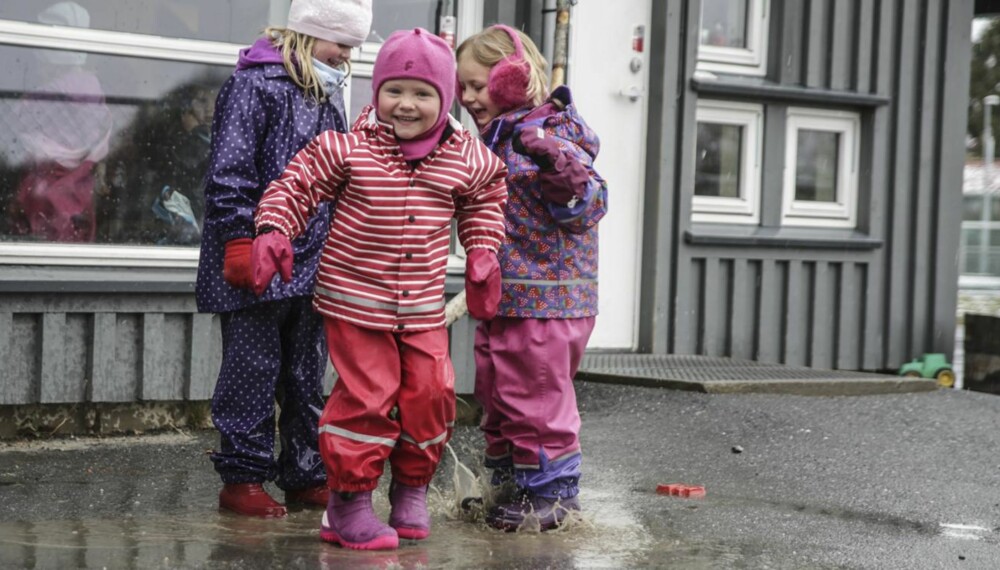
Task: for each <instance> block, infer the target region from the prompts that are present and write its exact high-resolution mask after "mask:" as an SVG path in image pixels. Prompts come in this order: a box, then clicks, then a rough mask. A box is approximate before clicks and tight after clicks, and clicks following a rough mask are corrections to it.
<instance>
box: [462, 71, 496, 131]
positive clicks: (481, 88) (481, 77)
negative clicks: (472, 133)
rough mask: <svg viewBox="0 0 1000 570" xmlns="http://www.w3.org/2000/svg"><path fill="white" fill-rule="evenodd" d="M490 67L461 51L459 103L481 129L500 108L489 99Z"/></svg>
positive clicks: (493, 117)
mask: <svg viewBox="0 0 1000 570" xmlns="http://www.w3.org/2000/svg"><path fill="white" fill-rule="evenodd" d="M489 82H490V68H489V67H486V66H485V65H483V64H481V63H479V62H477V61H476V60H475V59H473V58H472V56H470V55H468V54H467V53H463V54H462V57H461V58H459V60H458V85H459V88H460V90H461V104H462V106H463V107H465V110H466V111H468V112H469V114H470V115H472V120H474V121H475V122H476V126H477V127H479V128H480V129H482V128H483V127H485V126H486V125H488V124H490V121H492V120H493V119H495V118H496V116H497V115H499V114H500V108H499V107H498V106H497V105H496V103H494V102H493V100H492V99H490V93H489V89H488V88H487V86H488V85H489Z"/></svg>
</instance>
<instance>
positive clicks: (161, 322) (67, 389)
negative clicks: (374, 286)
mask: <svg viewBox="0 0 1000 570" xmlns="http://www.w3.org/2000/svg"><path fill="white" fill-rule="evenodd" d="M473 325H474V323H473V321H471V320H469V319H468V317H465V318H463V319H460V320H459V321H457V322H456V323H455V324H454V325H453V326H452V329H451V331H450V332H451V335H452V337H453V338H452V355H453V356H452V360H453V362H454V365H455V372H456V382H455V384H456V391H457V392H458V393H460V394H471V393H472V390H473V382H474V381H473V375H474V366H473V363H472V334H473ZM221 353H222V341H221V332H220V329H219V320H218V317H217V316H215V315H211V314H200V313H197V312H196V309H195V304H194V296H193V295H120V294H117V295H101V294H82V295H72V294H58V295H52V294H46V295H33V294H4V295H2V296H0V405H16V404H38V403H41V404H73V403H81V402H135V401H177V400H209V399H211V397H212V390H213V388H214V387H215V380H216V377H217V376H218V373H219V365H220V361H221ZM327 372H328V374H327V378H326V381H325V388H326V389H327V390H329V389H330V387H331V385H332V381H333V376H332V375H333V371H332V370H328V371H327Z"/></svg>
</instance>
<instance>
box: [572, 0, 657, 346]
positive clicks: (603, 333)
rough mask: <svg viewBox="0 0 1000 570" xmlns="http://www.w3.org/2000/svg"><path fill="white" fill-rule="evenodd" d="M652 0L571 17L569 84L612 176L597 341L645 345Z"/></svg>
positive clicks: (585, 9) (603, 169) (589, 8)
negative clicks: (641, 332) (642, 315)
mask: <svg viewBox="0 0 1000 570" xmlns="http://www.w3.org/2000/svg"><path fill="white" fill-rule="evenodd" d="M650 1H651V0H619V1H617V2H603V1H599V0H581V1H580V2H578V3H577V4H576V6H575V7H573V11H572V16H571V19H570V43H569V58H570V59H569V65H568V70H567V77H568V78H569V86H570V88H571V89H572V90H573V97H574V99H575V101H576V104H577V108H578V109H579V110H580V114H581V115H583V118H584V119H586V121H587V123H589V124H590V126H591V127H593V129H594V130H595V131H596V132H597V135H598V136H599V137H600V139H601V152H600V154H599V155H598V156H597V161H596V162H595V163H594V167H595V168H596V170H597V171H598V172H599V173H600V174H601V175H602V176H603V177H604V178H605V179H606V180H607V182H608V214H607V216H605V218H604V220H603V221H601V224H600V240H601V242H600V259H599V279H600V292H599V295H600V315H598V317H597V328H596V329H595V330H594V334H593V336H592V337H591V338H590V344H589V345H588V346H589V348H624V349H633V348H635V347H636V344H637V327H638V325H637V320H638V307H639V267H640V266H639V260H640V259H641V256H642V251H641V246H642V241H641V239H640V238H641V235H642V219H641V216H642V193H643V177H644V170H645V144H644V142H645V140H646V101H647V97H646V85H647V78H648V71H647V67H648V62H649V57H648V46H649V38H648V36H649V14H650V9H651V8H650V6H651V5H650ZM638 33H641V34H642V36H644V37H642V39H641V41H640V42H637V41H636V40H637V37H636V36H637V35H638ZM640 43H641V44H642V45H641V47H640V45H638V44H640ZM639 49H641V50H642V51H638V50H639Z"/></svg>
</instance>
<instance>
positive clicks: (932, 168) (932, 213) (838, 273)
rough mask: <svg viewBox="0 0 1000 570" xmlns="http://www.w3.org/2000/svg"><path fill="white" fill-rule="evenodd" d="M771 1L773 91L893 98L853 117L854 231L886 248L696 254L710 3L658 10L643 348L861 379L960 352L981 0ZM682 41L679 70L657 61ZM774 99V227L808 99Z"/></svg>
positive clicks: (770, 117) (769, 105)
mask: <svg viewBox="0 0 1000 570" xmlns="http://www.w3.org/2000/svg"><path fill="white" fill-rule="evenodd" d="M769 3H770V6H771V13H770V17H771V22H770V25H771V33H770V38H771V45H770V46H769V60H768V62H769V67H768V69H769V71H768V77H767V78H766V79H767V83H769V84H776V85H780V86H787V87H796V88H807V89H814V90H816V91H827V92H830V91H835V92H842V93H857V94H865V95H871V96H877V97H880V98H884V99H885V100H888V103H887V104H882V105H869V106H863V107H858V108H855V109H854V110H856V111H857V112H859V113H860V114H861V116H862V124H863V127H862V130H863V132H862V139H863V143H862V147H861V148H862V176H861V187H860V188H859V193H860V201H861V204H862V205H861V207H859V225H858V231H859V233H861V234H863V235H864V236H866V237H867V238H870V239H872V240H877V241H879V242H880V243H881V246H879V247H873V248H867V249H866V248H860V249H851V248H847V247H845V248H843V249H838V248H836V247H831V246H829V245H828V246H826V247H823V248H814V247H809V246H802V247H796V246H794V245H791V246H787V247H775V246H760V247H758V246H748V245H733V246H732V247H725V246H718V245H705V244H704V243H688V242H687V241H685V239H684V235H685V232H688V231H690V230H691V229H692V228H694V229H696V230H697V232H698V233H702V234H703V233H705V232H706V231H707V232H711V228H710V227H708V229H707V230H706V227H705V226H708V225H702V226H701V227H695V226H693V225H692V224H691V221H690V220H691V199H692V196H693V189H694V157H693V152H694V146H695V136H694V135H695V132H696V124H695V121H694V113H695V109H696V104H697V101H698V97H699V94H698V92H697V91H696V89H695V88H694V87H692V81H691V78H692V77H693V75H694V71H693V70H694V67H695V64H696V57H697V37H698V35H697V33H698V29H699V21H698V15H699V13H700V3H699V2H690V3H681V4H680V5H677V4H675V3H665V5H660V4H659V3H655V2H654V3H653V22H654V25H653V33H654V36H653V38H651V39H652V42H651V43H652V45H653V48H652V49H653V50H654V51H653V52H652V53H651V68H652V69H653V73H654V76H655V73H656V72H657V71H659V72H660V73H662V77H661V78H659V79H657V80H655V81H654V82H653V84H652V85H651V87H650V105H651V108H650V126H651V128H650V136H649V143H650V148H651V149H654V150H655V151H656V152H657V153H658V155H657V156H654V157H651V160H650V161H649V163H650V166H649V167H648V170H647V179H646V180H647V196H646V201H645V207H646V215H645V224H646V225H645V227H644V232H645V233H646V236H647V237H646V240H645V241H644V248H645V251H646V252H647V255H646V256H645V262H644V266H643V278H642V283H643V288H644V296H643V299H642V301H643V307H644V311H643V313H642V316H641V319H642V320H641V323H640V349H641V350H644V351H648V352H654V353H681V354H705V355H713V356H732V357H739V358H751V359H758V360H764V361H770V362H780V363H787V364H795V365H807V366H814V367H822V368H838V369H864V370H886V369H893V368H896V367H898V366H899V365H901V364H902V363H904V362H905V361H907V360H909V359H912V358H914V357H916V356H919V355H920V354H923V353H925V352H944V353H948V354H950V353H951V352H952V350H953V348H954V325H955V308H956V295H957V280H958V269H957V265H956V263H957V261H956V258H957V251H958V239H959V225H960V219H961V211H960V206H961V184H962V175H961V170H962V166H963V163H964V132H965V108H966V105H965V102H966V100H967V98H968V84H969V59H970V57H971V51H970V50H971V46H970V40H969V29H970V24H971V19H972V15H973V2H972V0H955V1H951V2H949V1H946V0H796V1H790V0H771V1H770V2H769ZM684 4H687V6H686V7H684ZM658 36H659V37H658ZM678 37H679V38H682V40H681V47H682V49H680V50H679V51H680V52H681V53H683V54H684V55H683V57H680V56H675V59H677V61H671V56H670V55H669V54H667V55H666V56H665V57H660V58H657V57H654V56H655V54H656V52H657V51H658V50H660V49H665V48H666V47H667V46H668V45H670V44H671V42H672V41H677V40H676V38H678ZM678 58H679V59H678ZM723 79H725V78H724V77H723ZM744 100H745V101H746V102H755V101H753V100H750V99H744ZM765 104H766V107H765V132H766V133H767V135H766V136H767V139H766V140H765V149H764V162H763V170H764V174H763V184H764V187H763V189H762V212H761V225H762V226H765V227H777V226H779V225H780V215H779V214H780V192H781V189H780V182H781V175H782V169H783V168H784V164H783V163H784V159H783V151H784V112H785V110H786V109H787V106H788V105H791V104H795V105H799V104H801V103H793V102H791V101H790V102H788V103H783V102H782V101H781V100H780V96H779V97H778V98H777V99H772V100H769V101H766V102H765ZM811 104H812V103H811ZM816 106H817V107H819V108H823V107H824V106H823V105H822V104H818V105H816ZM830 107H831V108H837V109H848V110H851V109H852V108H851V107H850V106H845V105H844V104H843V103H831V105H830ZM657 158H658V159H657ZM664 233H666V234H668V237H667V238H664ZM650 252H652V253H650ZM647 288H652V289H647Z"/></svg>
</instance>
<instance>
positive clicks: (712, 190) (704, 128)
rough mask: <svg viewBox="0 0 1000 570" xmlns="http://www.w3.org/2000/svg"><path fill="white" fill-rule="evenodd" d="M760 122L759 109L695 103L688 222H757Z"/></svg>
mask: <svg viewBox="0 0 1000 570" xmlns="http://www.w3.org/2000/svg"><path fill="white" fill-rule="evenodd" d="M763 118H764V110H763V107H761V106H760V105H748V104H742V103H730V102H723V101H705V100H702V101H699V102H698V109H697V113H696V119H697V124H698V133H697V148H696V151H695V189H694V200H693V203H692V214H691V219H692V221H694V222H724V223H737V224H756V223H758V221H759V219H760V211H759V210H760V174H761V170H760V169H761V149H762V145H761V140H762V136H763V129H762V122H763Z"/></svg>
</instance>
